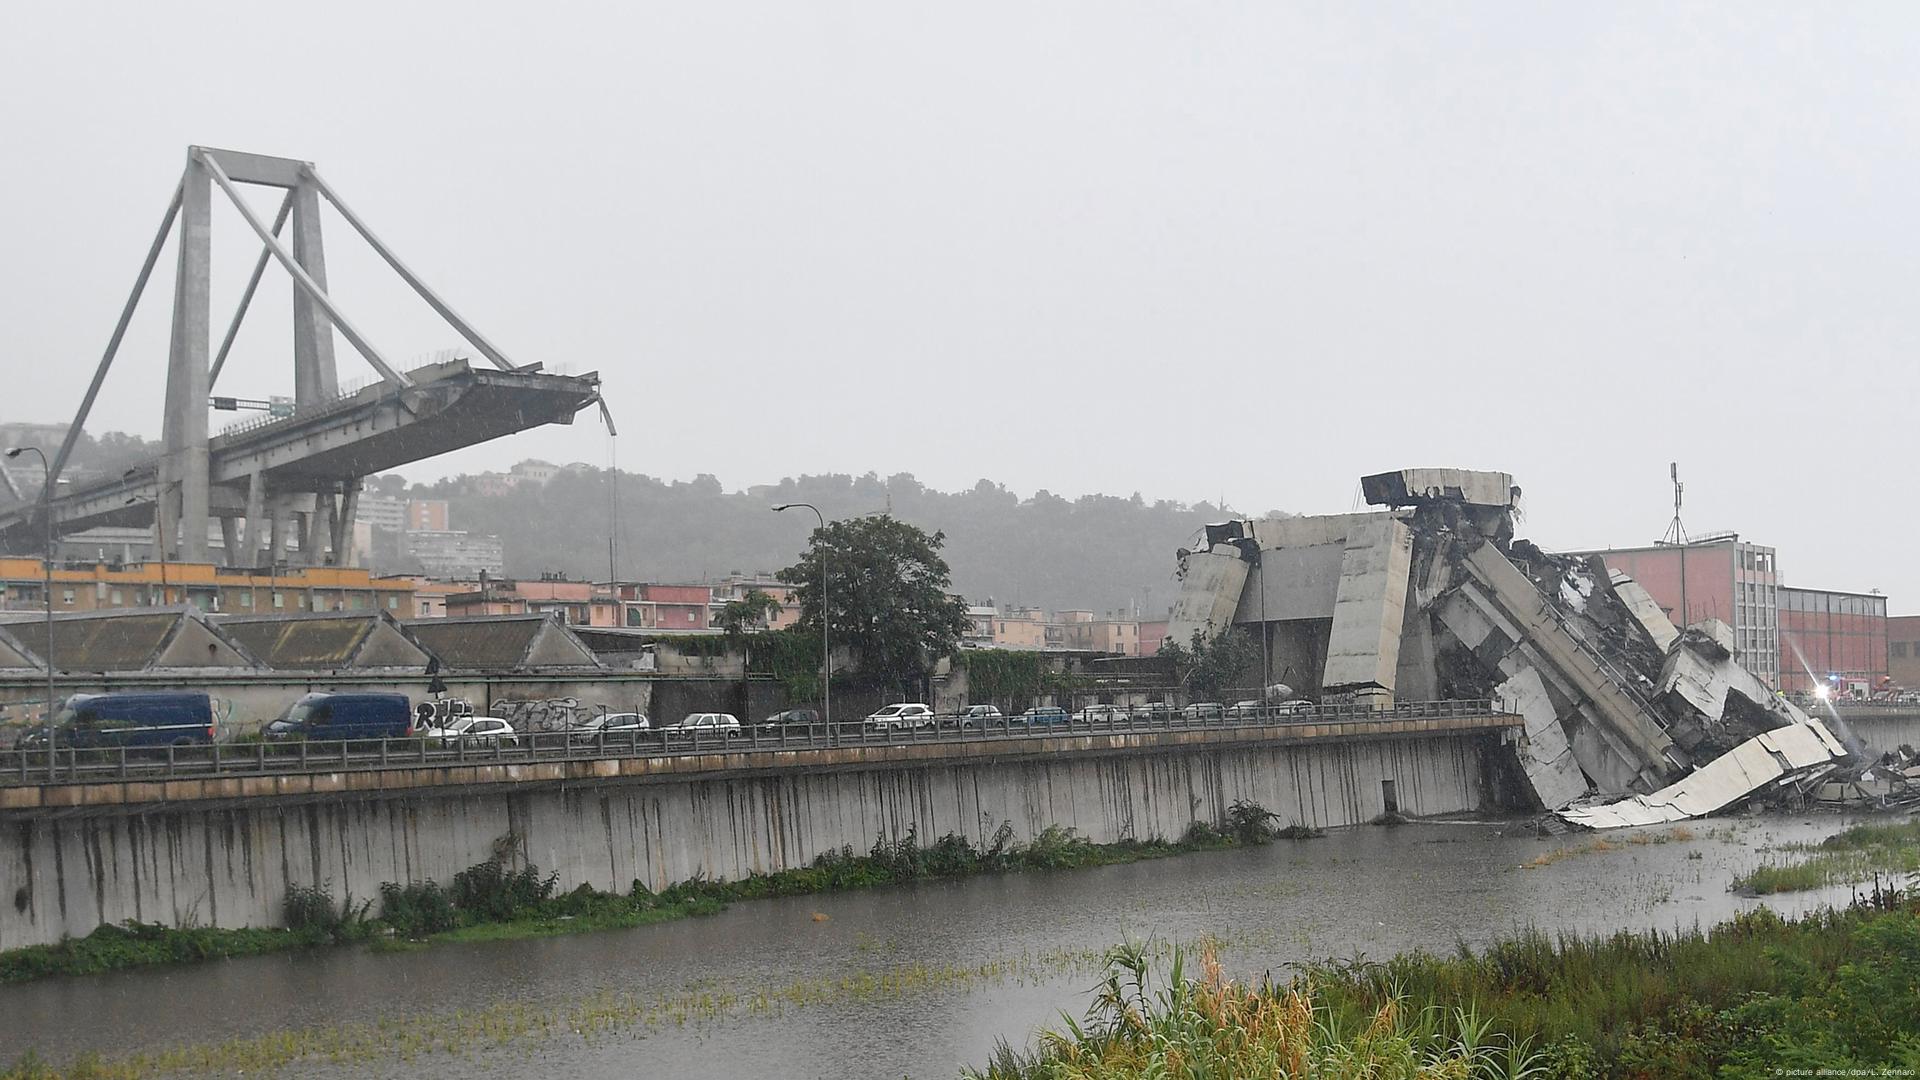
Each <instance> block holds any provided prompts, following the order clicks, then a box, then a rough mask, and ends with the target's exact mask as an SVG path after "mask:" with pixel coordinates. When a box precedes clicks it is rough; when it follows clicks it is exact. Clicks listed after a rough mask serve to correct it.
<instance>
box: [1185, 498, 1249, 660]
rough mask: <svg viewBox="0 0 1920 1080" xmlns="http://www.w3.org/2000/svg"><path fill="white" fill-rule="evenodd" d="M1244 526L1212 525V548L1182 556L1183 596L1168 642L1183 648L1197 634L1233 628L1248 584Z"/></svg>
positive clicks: (1209, 634) (1215, 632)
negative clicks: (1243, 543)
mask: <svg viewBox="0 0 1920 1080" xmlns="http://www.w3.org/2000/svg"><path fill="white" fill-rule="evenodd" d="M1242 526H1243V523H1241V522H1237V521H1235V522H1227V523H1225V524H1224V525H1209V526H1207V536H1208V540H1209V546H1208V547H1207V548H1206V549H1205V550H1203V551H1191V552H1184V553H1183V554H1182V555H1181V557H1180V572H1181V577H1180V595H1179V596H1178V597H1176V598H1175V599H1174V602H1173V611H1172V612H1171V613H1170V614H1169V616H1168V618H1167V640H1169V641H1172V642H1175V643H1177V644H1179V645H1181V646H1183V647H1184V646H1185V645H1186V644H1187V643H1188V642H1189V641H1191V640H1192V639H1193V635H1194V634H1195V633H1196V632H1197V633H1199V634H1201V635H1203V636H1208V637H1211V636H1213V635H1215V634H1218V633H1219V632H1220V631H1222V630H1224V629H1226V628H1227V627H1228V626H1230V625H1232V623H1233V613H1234V611H1235V609H1237V608H1238V607H1239V606H1240V594H1241V592H1242V591H1243V590H1244V589H1245V588H1246V584H1247V566H1248V554H1247V552H1246V551H1244V550H1243V548H1242V545H1241V543H1240V542H1239V541H1240V538H1241V537H1242V536H1244V531H1243V528H1242ZM1246 546H1251V545H1246Z"/></svg>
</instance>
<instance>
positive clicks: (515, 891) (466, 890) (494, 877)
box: [452, 857, 560, 922]
mask: <svg viewBox="0 0 1920 1080" xmlns="http://www.w3.org/2000/svg"><path fill="white" fill-rule="evenodd" d="M559 882H560V874H559V872H557V871H556V872H554V873H552V874H549V875H547V876H546V877H544V878H543V877H541V876H540V871H539V868H538V867H535V866H534V865H533V864H532V863H528V864H527V865H526V866H523V867H521V868H520V869H519V870H508V869H507V868H506V865H505V864H504V863H502V862H501V860H500V859H499V858H498V857H495V858H491V859H488V860H487V861H486V862H483V863H476V864H474V865H473V866H469V867H467V868H466V869H465V870H462V871H460V872H459V873H457V874H455V875H453V895H452V901H453V906H454V907H457V908H459V909H460V910H461V911H463V912H467V913H469V914H471V915H473V916H474V917H475V918H477V919H482V920H486V921H490V922H506V921H507V920H509V919H512V918H513V917H514V916H515V915H518V914H519V913H520V912H522V911H524V910H526V909H529V908H532V907H534V906H536V905H538V904H541V903H544V902H545V901H546V900H547V899H548V898H549V897H551V896H552V895H553V890H554V886H556V885H558V884H559Z"/></svg>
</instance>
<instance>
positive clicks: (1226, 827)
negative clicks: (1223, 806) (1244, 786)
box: [1221, 800, 1274, 844]
mask: <svg viewBox="0 0 1920 1080" xmlns="http://www.w3.org/2000/svg"><path fill="white" fill-rule="evenodd" d="M1273 822H1274V813H1273V811H1271V810H1268V809H1267V808H1266V807H1264V806H1261V805H1260V804H1259V803H1255V802H1247V801H1245V800H1240V801H1236V802H1235V803H1234V804H1233V805H1232V806H1229V807H1227V820H1226V821H1225V822H1224V823H1222V826H1221V828H1222V830H1223V831H1225V832H1226V834H1227V835H1228V836H1231V837H1233V838H1234V839H1235V840H1238V841H1239V842H1241V843H1243V844H1264V843H1266V842H1267V841H1268V840H1271V839H1273Z"/></svg>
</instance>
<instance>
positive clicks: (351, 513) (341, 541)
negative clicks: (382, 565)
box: [333, 480, 360, 566]
mask: <svg viewBox="0 0 1920 1080" xmlns="http://www.w3.org/2000/svg"><path fill="white" fill-rule="evenodd" d="M359 510H360V481H358V480H350V481H348V482H347V484H346V491H344V492H342V493H341V495H340V512H339V514H338V515H337V516H335V518H334V520H333V564H334V565H335V566H353V565H355V563H354V558H353V556H354V550H353V519H354V517H355V516H356V515H357V514H358V513H359Z"/></svg>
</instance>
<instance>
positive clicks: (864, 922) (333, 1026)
mask: <svg viewBox="0 0 1920 1080" xmlns="http://www.w3.org/2000/svg"><path fill="white" fill-rule="evenodd" d="M1844 824H1845V822H1844V821H1842V820H1841V819H1837V818H1833V817H1817V818H1811V819H1804V818H1755V819H1738V820H1726V821H1711V822H1700V823H1693V824H1691V825H1689V826H1687V827H1686V829H1685V830H1683V831H1680V832H1676V831H1675V829H1674V828H1672V827H1664V826H1663V827H1654V828H1648V829H1638V830H1621V831H1619V832H1617V833H1608V834H1606V839H1607V840H1608V842H1609V843H1611V844H1613V845H1615V846H1614V847H1613V848H1612V849H1611V850H1604V851H1593V850H1584V851H1583V850H1579V849H1581V848H1582V847H1583V846H1585V845H1587V844H1589V843H1590V841H1591V839H1592V837H1591V836H1570V837H1559V838H1553V839H1535V838H1519V837H1508V836H1503V835H1501V831H1500V828H1499V827H1498V826H1494V825H1488V824H1480V823H1474V824H1416V825H1406V826H1401V827H1397V828H1382V827H1371V826H1362V827H1355V828H1349V829H1337V830H1333V831H1332V832H1330V833H1329V834H1328V835H1327V836H1325V837H1324V838H1320V839H1314V840H1297V841H1277V842H1275V843H1273V844H1270V845H1266V846H1263V847H1257V848H1242V849H1234V850H1229V851H1220V852H1209V853H1203V854H1196V855H1187V856H1182V857H1179V858H1173V859H1163V860H1157V861H1151V862H1143V863H1135V864H1132V865H1128V866H1112V867H1100V868H1095V869H1088V870H1070V871H1057V872H1032V873H1024V874H1007V875H995V876H988V877H980V878H973V879H969V880H966V881H960V882H951V883H940V884H927V885H919V886H913V887H904V888H894V889H880V890H869V891H863V892H855V893H844V894H835V895H831V896H815V897H797V898H789V899H782V900H766V901H756V902H751V903H743V904H737V905H735V906H733V907H732V908H731V909H729V910H728V911H726V912H724V913H722V914H720V915H717V916H713V917H710V918H701V919H688V920H682V921H678V922H672V923H664V924H661V925H657V926H650V927H640V928H636V929H632V930H622V931H610V932H603V933H593V934H580V935H574V936H567V937H555V938H545V939H538V940H523V941H504V942H485V943H470V944H458V945H446V944H442V945H435V946H431V947H427V948H423V949H418V950H415V951H406V952H374V951H370V950H365V949H358V948H353V949H328V950H319V951H316V952H312V953H307V954H293V955H278V956H267V957H252V958H247V959H241V960H231V961H223V962H217V963H211V964H203V965H189V966H182V967H178V968H168V969H149V970H144V971H129V972H119V973H111V974H106V975H94V976H84V977H74V978H60V979H51V980H45V981H41V982H36V983H31V984H26V985H20V986H12V987H5V988H0V1017H4V1018H5V1023H4V1024H3V1025H0V1066H4V1064H5V1063H7V1062H10V1061H12V1060H14V1059H15V1058H16V1057H18V1056H19V1055H21V1054H23V1053H25V1052H27V1051H28V1050H29V1049H32V1050H34V1051H36V1052H37V1053H39V1054H40V1055H41V1056H42V1057H46V1058H50V1059H52V1060H54V1061H67V1060H70V1059H72V1058H74V1057H75V1056H77V1055H79V1054H82V1053H87V1052H91V1053H97V1054H99V1055H101V1056H103V1057H106V1058H115V1057H120V1056H124V1055H128V1054H134V1053H138V1052H147V1053H154V1052H157V1051H160V1050H163V1049H165V1048H178V1047H192V1048H196V1051H195V1052H196V1053H198V1054H200V1065H199V1066H198V1068H199V1069H201V1070H202V1071H209V1072H211V1071H222V1072H225V1073H227V1074H229V1075H230V1074H232V1073H233V1072H235V1071H238V1070H240V1069H243V1068H244V1069H246V1071H249V1072H252V1071H256V1068H257V1066H258V1064H259V1063H260V1061H261V1060H270V1059H271V1058H272V1055H273V1053H274V1052H275V1050H274V1048H275V1047H282V1048H284V1047H285V1046H287V1045H289V1044H292V1043H296V1042H297V1043H298V1044H299V1045H301V1046H305V1047H308V1048H309V1052H307V1053H306V1054H304V1055H303V1056H299V1057H298V1058H296V1059H295V1060H294V1061H293V1062H292V1063H291V1064H289V1065H286V1066H285V1067H283V1068H281V1069H280V1070H279V1074H280V1075H284V1076H314V1077H337V1076H347V1075H352V1076H363V1075H374V1076H394V1077H402V1076H404V1077H411V1078H420V1077H428V1078H440V1077H445V1078H453V1077H465V1076H500V1077H508V1076H524V1075H530V1074H537V1075H552V1076H577V1077H589V1078H600V1077H605V1078H609V1080H611V1078H615V1077H619V1078H625V1077H632V1076H663V1077H666V1076H670V1077H674V1078H676V1080H697V1078H708V1077H711V1078H715V1080H718V1078H732V1077H743V1076H763V1077H800V1078H811V1077H822V1078H829V1077H830V1078H836V1080H837V1078H842V1077H871V1078H876V1080H878V1078H898V1077H903V1076H911V1077H916V1078H923V1080H929V1078H940V1080H946V1078H952V1077H955V1076H956V1075H957V1074H958V1072H959V1070H960V1069H961V1068H962V1067H963V1066H965V1065H977V1064H981V1063H984V1061H985V1060H986V1058H987V1056H988V1055H989V1054H990V1053H991V1052H992V1050H993V1047H994V1045H995V1043H996V1042H997V1041H999V1040H1006V1041H1008V1042H1010V1043H1013V1044H1014V1045H1016V1046H1018V1045H1025V1044H1026V1043H1027V1042H1028V1041H1029V1040H1030V1039H1031V1037H1032V1035H1033V1033H1034V1032H1035V1030H1036V1029H1037V1028H1038V1027H1040V1026H1051V1025H1057V1023H1058V1021H1059V1017H1060V1013H1061V1012H1062V1011H1063V1010H1065V1011H1068V1012H1072V1013H1074V1014H1075V1015H1078V1014H1079V1013H1080V1012H1081V1011H1082V1010H1083V1009H1084V1008H1085V1005H1086V1001H1087V995H1086V991H1087V988H1088V987H1090V986H1091V985H1092V984H1093V982H1094V981H1095V977H1096V975H1095V973H1096V970H1097V966H1098V959H1099V955H1100V954H1101V952H1103V951H1104V950H1106V949H1107V948H1109V947H1110V946H1112V945H1114V944H1116V943H1119V942H1123V941H1128V940H1133V941H1153V942H1158V943H1162V944H1164V943H1170V942H1180V943H1184V944H1191V943H1194V942H1196V941H1199V940H1201V939H1203V938H1208V939H1212V940H1214V941H1215V942H1216V943H1217V947H1218V948H1219V949H1220V950H1221V956H1222V959H1223V960H1224V961H1225V963H1226V966H1227V968H1228V970H1229V972H1231V973H1233V974H1236V975H1240V976H1243V977H1258V976H1259V975H1261V974H1262V973H1266V972H1271V973H1274V974H1276V975H1284V974H1285V973H1286V970H1287V966H1288V965H1289V964H1294V963H1298V962H1302V961H1308V960H1321V959H1329V958H1333V959H1344V958H1350V957H1354V956H1359V955H1363V956H1367V957H1373V958H1384V957H1386V956H1389V955H1391V954H1393V953H1395V952H1400V951H1403V950H1408V949H1414V948H1428V949H1433V950H1441V951H1445V950H1450V949H1452V948H1453V947H1454V945H1455V943H1456V942H1465V943H1467V944H1469V945H1475V946H1479V945H1485V944H1487V943H1488V942H1490V941H1493V940H1496V939H1498V938H1501V937H1504V936H1507V935H1510V934H1512V933H1513V932H1515V931H1517V930H1521V929H1524V928H1527V927H1538V928H1541V929H1543V930H1548V931H1560V930H1568V931H1579V932H1604V931H1611V930H1614V929H1620V928H1636V927H1660V928H1667V929H1672V928H1676V927H1691V926H1693V925H1696V924H1699V925H1709V924H1711V923H1714V922H1717V921H1719V920H1721V919H1724V918H1726V917H1727V916H1729V915H1731V914H1732V913H1734V912H1735V911H1738V910H1741V909H1745V908H1750V907H1753V906H1755V905H1756V904H1757V903H1758V901H1755V900H1751V899H1743V898H1740V897H1737V896H1734V895H1732V894H1730V893H1729V892H1728V888H1727V886H1728V883H1729V882H1730V881H1731V880H1732V878H1733V876H1734V875H1735V874H1737V873H1740V872H1742V871H1745V870H1747V869H1749V868H1751V867H1753V866H1755V865H1757V864H1758V863H1760V862H1761V861H1763V860H1764V859H1765V858H1767V851H1766V849H1767V848H1770V847H1773V846H1777V845H1779V844H1781V843H1784V842H1789V841H1806V840H1814V839H1818V838H1820V837H1823V836H1826V835H1829V834H1831V833H1833V832H1835V831H1837V830H1838V829H1840V828H1841V827H1843V826H1844ZM1556 853H1559V854H1558V856H1557V857H1556ZM1534 862H1540V863H1541V865H1535V866H1531V867H1530V866H1528V865H1527V864H1529V863H1534ZM1848 896H1849V890H1847V889H1845V888H1839V889H1832V890H1826V891H1824V892H1820V893H1806V894H1792V895H1787V896H1776V897H1771V898H1769V899H1768V903H1769V904H1770V906H1772V907H1774V908H1775V909H1776V910H1780V911H1783V912H1798V911H1801V910H1805V909H1807V908H1810V907H1815V906H1819V905H1821V904H1829V903H1844V902H1845V901H1846V900H1847V898H1848ZM289 1033H292V1034H289ZM447 1043H451V1044H452V1045H453V1048H452V1049H451V1050H449V1049H448V1047H447V1046H446V1045H445V1044H447ZM436 1044H439V1045H436ZM206 1048H211V1049H206ZM202 1051H204V1053H202ZM280 1053H281V1054H282V1056H283V1057H284V1056H286V1052H285V1051H284V1049H283V1050H281V1051H280ZM262 1055H264V1057H263V1056H262ZM188 1071H189V1072H191V1071H194V1070H191V1069H190V1070H188Z"/></svg>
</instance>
